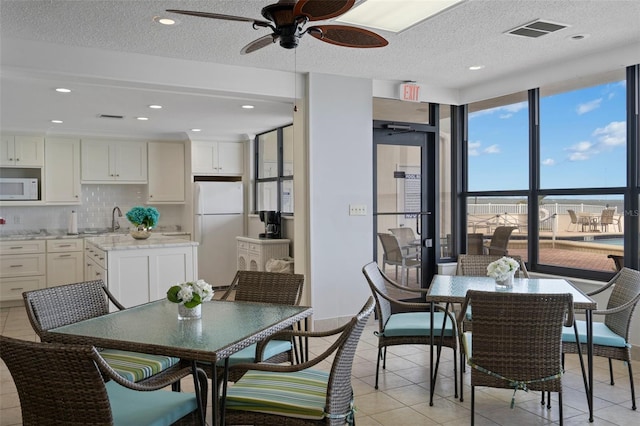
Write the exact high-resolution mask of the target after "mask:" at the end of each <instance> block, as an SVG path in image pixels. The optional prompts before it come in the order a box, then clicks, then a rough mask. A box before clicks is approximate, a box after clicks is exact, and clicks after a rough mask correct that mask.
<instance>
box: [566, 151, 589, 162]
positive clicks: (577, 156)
mask: <svg viewBox="0 0 640 426" xmlns="http://www.w3.org/2000/svg"><path fill="white" fill-rule="evenodd" d="M588 159H589V155H587V154H585V153H584V152H573V153H571V154H569V161H584V160H588Z"/></svg>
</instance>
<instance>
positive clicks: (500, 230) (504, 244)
mask: <svg viewBox="0 0 640 426" xmlns="http://www.w3.org/2000/svg"><path fill="white" fill-rule="evenodd" d="M516 229H518V228H517V227H515V226H498V227H497V228H496V229H495V230H494V231H493V235H492V236H491V241H489V246H487V247H485V248H484V249H485V253H486V254H495V255H498V254H499V255H502V256H506V255H508V254H509V250H508V246H509V239H510V238H511V234H512V233H513V231H515V230H516Z"/></svg>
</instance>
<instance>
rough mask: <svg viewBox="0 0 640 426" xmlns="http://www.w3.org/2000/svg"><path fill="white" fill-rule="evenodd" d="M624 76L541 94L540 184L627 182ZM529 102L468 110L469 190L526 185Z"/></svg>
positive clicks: (578, 185)
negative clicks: (622, 79) (586, 86)
mask: <svg viewBox="0 0 640 426" xmlns="http://www.w3.org/2000/svg"><path fill="white" fill-rule="evenodd" d="M625 91H626V87H625V82H624V81H620V82H613V83H606V84H602V85H599V86H593V87H588V88H584V89H579V90H576V91H572V92H565V93H560V94H556V95H551V96H547V97H543V98H541V102H540V161H541V187H542V188H543V189H550V188H554V189H555V188H590V187H595V188H598V187H618V186H625V179H626V146H625V144H626V93H625ZM528 114H529V109H528V105H527V103H526V102H521V103H517V104H511V105H506V106H501V107H496V108H491V109H486V110H482V111H478V112H474V113H472V114H469V190H470V191H483V190H496V189H500V190H514V189H527V188H528V186H529V182H528V179H529V175H528V173H529V170H528V163H527V161H528V156H529V147H528V138H529V129H528V120H529V118H528Z"/></svg>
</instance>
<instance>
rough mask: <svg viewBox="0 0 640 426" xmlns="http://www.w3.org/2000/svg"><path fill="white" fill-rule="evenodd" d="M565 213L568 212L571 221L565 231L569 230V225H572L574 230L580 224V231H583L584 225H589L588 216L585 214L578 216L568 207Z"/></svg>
mask: <svg viewBox="0 0 640 426" xmlns="http://www.w3.org/2000/svg"><path fill="white" fill-rule="evenodd" d="M567 213H569V218H570V219H571V223H569V226H568V227H567V231H571V225H574V230H575V231H577V230H578V225H581V226H582V232H584V229H585V227H589V226H590V225H591V222H590V220H589V218H588V217H586V216H580V217H578V215H577V214H576V212H575V210H570V209H568V210H567Z"/></svg>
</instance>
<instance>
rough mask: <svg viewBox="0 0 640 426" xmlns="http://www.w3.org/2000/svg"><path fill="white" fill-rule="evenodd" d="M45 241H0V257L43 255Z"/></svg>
mask: <svg viewBox="0 0 640 426" xmlns="http://www.w3.org/2000/svg"><path fill="white" fill-rule="evenodd" d="M45 243H46V241H45V240H21V241H0V255H2V256H4V255H10V254H27V253H44V249H45Z"/></svg>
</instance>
